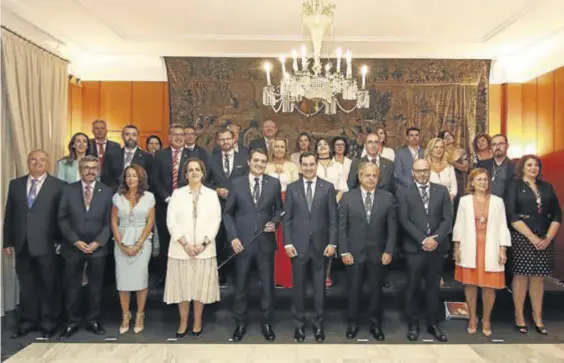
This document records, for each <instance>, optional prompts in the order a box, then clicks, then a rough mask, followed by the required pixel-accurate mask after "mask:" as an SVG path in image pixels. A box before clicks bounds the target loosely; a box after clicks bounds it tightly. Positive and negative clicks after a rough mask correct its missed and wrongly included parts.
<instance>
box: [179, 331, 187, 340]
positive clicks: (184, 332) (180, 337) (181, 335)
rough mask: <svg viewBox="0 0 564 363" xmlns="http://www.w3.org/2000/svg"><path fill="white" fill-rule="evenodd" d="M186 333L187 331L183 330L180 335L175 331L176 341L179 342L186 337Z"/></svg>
mask: <svg viewBox="0 0 564 363" xmlns="http://www.w3.org/2000/svg"><path fill="white" fill-rule="evenodd" d="M187 331H188V329H185V330H184V331H183V332H182V333H179V332H178V331H176V339H178V340H180V339H182V338H184V337H185V336H186V332H187Z"/></svg>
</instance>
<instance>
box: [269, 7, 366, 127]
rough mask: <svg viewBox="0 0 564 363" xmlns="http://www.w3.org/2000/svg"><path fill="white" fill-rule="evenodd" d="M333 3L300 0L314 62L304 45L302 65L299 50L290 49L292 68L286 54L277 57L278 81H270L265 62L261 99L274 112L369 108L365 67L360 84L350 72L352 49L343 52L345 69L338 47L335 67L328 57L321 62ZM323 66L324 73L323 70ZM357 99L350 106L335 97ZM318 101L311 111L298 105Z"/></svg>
mask: <svg viewBox="0 0 564 363" xmlns="http://www.w3.org/2000/svg"><path fill="white" fill-rule="evenodd" d="M334 11H335V5H334V4H333V1H332V0H304V1H303V2H302V21H303V23H304V24H305V25H306V26H307V27H308V29H309V32H310V35H311V40H312V43H313V65H312V66H311V69H310V67H309V63H310V60H311V58H308V57H307V49H306V46H305V45H303V46H302V47H301V69H300V67H299V64H298V52H297V51H296V50H295V49H294V50H292V59H293V62H292V72H290V71H288V70H286V64H285V63H286V58H285V57H283V56H282V57H280V62H281V65H282V79H281V80H280V84H279V85H273V84H272V83H271V80H270V71H271V69H272V65H271V64H270V63H266V64H265V71H266V80H267V85H266V86H265V87H264V88H263V92H262V103H263V104H264V105H265V106H270V107H272V109H273V110H274V112H276V113H278V112H280V111H282V112H293V111H297V112H299V113H301V114H302V115H303V116H307V117H310V116H314V115H316V114H318V113H320V112H321V111H322V110H325V114H327V115H334V114H336V113H337V109H340V110H341V111H343V112H346V113H350V112H352V111H354V110H355V109H357V108H368V107H369V105H370V98H369V95H368V91H367V90H366V89H365V88H366V72H367V67H366V66H363V67H362V68H361V73H362V86H361V89H358V86H357V83H356V80H355V79H354V78H353V76H352V53H351V52H350V51H349V50H347V51H346V53H345V57H344V58H345V62H346V65H345V67H346V68H345V73H344V74H343V73H342V72H341V58H342V56H343V54H342V50H341V48H338V49H337V51H336V67H335V70H334V71H333V64H332V63H331V61H329V60H327V63H325V67H323V66H322V64H321V44H322V43H323V36H324V34H325V31H326V30H327V29H328V28H329V26H331V25H332V24H333V15H334ZM323 69H324V71H325V74H322V70H323ZM338 95H340V96H341V97H342V99H344V100H349V101H356V104H355V105H354V106H353V107H352V108H349V109H347V108H345V107H343V106H342V105H341V104H340V103H339V100H338V98H337V96H338ZM304 98H305V99H309V100H313V101H316V102H319V103H320V107H318V108H317V109H316V110H315V111H314V112H313V113H304V112H303V111H301V110H300V108H299V106H298V105H299V103H301V101H302V100H303V99H304Z"/></svg>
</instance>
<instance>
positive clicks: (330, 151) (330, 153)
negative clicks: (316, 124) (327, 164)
mask: <svg viewBox="0 0 564 363" xmlns="http://www.w3.org/2000/svg"><path fill="white" fill-rule="evenodd" d="M321 141H325V142H326V143H327V145H329V157H330V158H332V157H333V145H331V142H330V141H329V139H328V138H326V137H322V138H321V139H319V140H317V142H316V143H315V149H314V150H315V154H316V155H317V157H318V158H319V153H318V152H317V148H318V146H319V143H320V142H321Z"/></svg>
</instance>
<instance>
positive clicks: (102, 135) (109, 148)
mask: <svg viewBox="0 0 564 363" xmlns="http://www.w3.org/2000/svg"><path fill="white" fill-rule="evenodd" d="M92 133H93V134H94V138H93V139H90V152H91V154H92V155H94V156H96V157H97V158H98V162H99V163H100V169H102V168H103V167H104V158H105V157H106V156H107V155H108V154H110V153H112V152H113V151H114V150H119V149H120V147H121V146H120V145H119V144H118V143H117V142H115V141H111V140H108V139H107V137H108V126H107V125H106V121H104V120H94V121H93V122H92Z"/></svg>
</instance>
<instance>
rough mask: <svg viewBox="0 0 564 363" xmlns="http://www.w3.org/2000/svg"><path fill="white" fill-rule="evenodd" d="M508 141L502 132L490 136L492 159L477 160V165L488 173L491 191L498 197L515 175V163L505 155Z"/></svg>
mask: <svg viewBox="0 0 564 363" xmlns="http://www.w3.org/2000/svg"><path fill="white" fill-rule="evenodd" d="M508 148H509V143H508V142H507V137H506V136H505V135H503V134H497V135H495V136H494V137H492V150H493V156H494V157H493V159H485V160H480V161H478V164H477V167H478V168H484V169H486V170H487V171H488V174H489V175H490V182H491V183H490V185H491V193H492V194H493V195H496V196H498V197H500V198H503V197H504V196H505V191H506V189H507V185H508V184H509V182H510V181H511V179H513V177H514V176H515V163H514V162H513V161H511V159H509V158H508V157H507V149H508Z"/></svg>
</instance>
